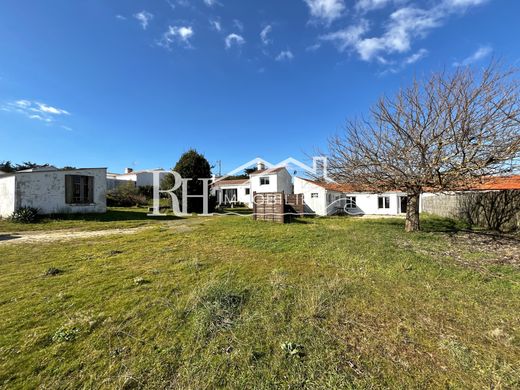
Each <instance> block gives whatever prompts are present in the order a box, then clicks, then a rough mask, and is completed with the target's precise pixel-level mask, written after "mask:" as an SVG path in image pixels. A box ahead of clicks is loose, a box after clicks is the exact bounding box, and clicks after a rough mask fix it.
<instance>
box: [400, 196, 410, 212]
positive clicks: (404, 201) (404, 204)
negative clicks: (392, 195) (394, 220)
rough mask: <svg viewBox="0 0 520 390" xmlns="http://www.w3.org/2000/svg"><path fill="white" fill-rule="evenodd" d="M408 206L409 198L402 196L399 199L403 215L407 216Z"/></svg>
mask: <svg viewBox="0 0 520 390" xmlns="http://www.w3.org/2000/svg"><path fill="white" fill-rule="evenodd" d="M407 206H408V197H407V196H400V197H399V212H400V213H401V214H405V213H406V209H407Z"/></svg>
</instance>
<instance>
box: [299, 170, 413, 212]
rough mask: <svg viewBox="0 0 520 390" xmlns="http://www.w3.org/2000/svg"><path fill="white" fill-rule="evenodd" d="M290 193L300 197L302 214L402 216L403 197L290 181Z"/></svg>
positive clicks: (324, 184)
mask: <svg viewBox="0 0 520 390" xmlns="http://www.w3.org/2000/svg"><path fill="white" fill-rule="evenodd" d="M294 193H295V194H303V201H304V204H305V212H306V213H311V214H316V215H321V216H324V215H334V214H337V213H338V212H347V213H349V214H352V215H364V214H367V215H399V214H402V213H406V194H405V193H403V192H385V193H382V194H377V193H368V192H359V191H355V189H354V188H352V187H351V186H347V185H342V184H337V183H326V182H319V181H313V180H309V179H304V178H301V177H295V178H294Z"/></svg>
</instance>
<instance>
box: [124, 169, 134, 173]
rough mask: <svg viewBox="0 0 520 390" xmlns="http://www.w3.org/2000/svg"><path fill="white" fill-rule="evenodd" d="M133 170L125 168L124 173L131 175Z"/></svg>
mask: <svg viewBox="0 0 520 390" xmlns="http://www.w3.org/2000/svg"><path fill="white" fill-rule="evenodd" d="M133 171H134V170H133V169H132V168H125V173H132V172H133Z"/></svg>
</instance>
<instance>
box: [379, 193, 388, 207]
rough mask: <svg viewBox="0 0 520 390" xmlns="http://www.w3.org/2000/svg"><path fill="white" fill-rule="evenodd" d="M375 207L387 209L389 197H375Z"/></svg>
mask: <svg viewBox="0 0 520 390" xmlns="http://www.w3.org/2000/svg"><path fill="white" fill-rule="evenodd" d="M377 207H378V208H380V209H389V208H390V197H389V196H379V197H378V198H377Z"/></svg>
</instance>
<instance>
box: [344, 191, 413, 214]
mask: <svg viewBox="0 0 520 390" xmlns="http://www.w3.org/2000/svg"><path fill="white" fill-rule="evenodd" d="M400 195H403V196H404V195H405V194H401V193H395V192H388V193H383V194H369V193H359V192H358V193H347V194H344V196H355V197H356V205H357V210H355V211H358V212H361V213H363V214H369V215H399V196H400ZM379 196H388V197H389V198H390V208H389V209H380V208H378V197H379Z"/></svg>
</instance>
